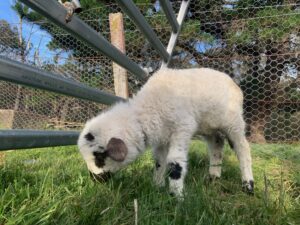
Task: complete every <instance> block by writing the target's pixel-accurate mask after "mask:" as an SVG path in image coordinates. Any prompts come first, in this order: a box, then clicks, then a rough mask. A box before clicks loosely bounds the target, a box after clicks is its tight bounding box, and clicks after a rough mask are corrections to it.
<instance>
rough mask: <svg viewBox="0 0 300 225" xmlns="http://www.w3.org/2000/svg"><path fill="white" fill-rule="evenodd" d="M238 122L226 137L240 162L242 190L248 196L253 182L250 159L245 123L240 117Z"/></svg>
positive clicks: (231, 127)
mask: <svg viewBox="0 0 300 225" xmlns="http://www.w3.org/2000/svg"><path fill="white" fill-rule="evenodd" d="M239 118H240V119H239V121H235V124H234V125H232V126H230V127H229V128H228V129H227V131H226V135H227V137H228V139H229V140H230V142H231V143H232V144H233V149H234V151H235V152H236V154H237V157H238V160H239V162H240V169H241V173H242V181H243V190H244V191H246V192H247V193H249V194H253V193H254V181H253V174H252V159H251V153H250V146H249V143H248V141H247V139H246V136H245V129H244V128H245V125H244V124H245V123H244V120H243V118H242V117H239Z"/></svg>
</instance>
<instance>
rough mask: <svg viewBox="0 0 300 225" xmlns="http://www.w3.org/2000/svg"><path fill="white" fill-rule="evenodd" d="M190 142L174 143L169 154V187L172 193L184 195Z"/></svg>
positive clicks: (179, 195)
mask: <svg viewBox="0 0 300 225" xmlns="http://www.w3.org/2000/svg"><path fill="white" fill-rule="evenodd" d="M187 152H188V144H180V143H179V144H177V145H176V144H173V145H172V146H171V147H170V149H169V153H168V156H167V165H168V172H169V173H168V176H169V188H170V192H171V194H174V195H175V196H177V197H179V198H180V197H182V195H183V186H184V178H185V175H186V172H187Z"/></svg>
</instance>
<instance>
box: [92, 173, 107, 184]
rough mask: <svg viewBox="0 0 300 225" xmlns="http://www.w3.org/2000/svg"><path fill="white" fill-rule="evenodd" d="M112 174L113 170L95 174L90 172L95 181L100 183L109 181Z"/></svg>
mask: <svg viewBox="0 0 300 225" xmlns="http://www.w3.org/2000/svg"><path fill="white" fill-rule="evenodd" d="M111 176H112V173H111V172H103V173H100V174H95V173H92V172H90V177H91V178H92V179H93V181H96V182H100V183H104V182H106V181H108V180H109V179H110V178H111Z"/></svg>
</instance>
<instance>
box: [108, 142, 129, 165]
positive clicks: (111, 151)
mask: <svg viewBox="0 0 300 225" xmlns="http://www.w3.org/2000/svg"><path fill="white" fill-rule="evenodd" d="M106 151H107V154H108V156H109V157H110V158H112V159H113V160H115V161H117V162H122V161H124V159H125V157H126V155H127V153H128V149H127V147H126V145H125V143H124V141H122V140H121V139H119V138H111V139H110V140H109V142H108V144H107V147H106Z"/></svg>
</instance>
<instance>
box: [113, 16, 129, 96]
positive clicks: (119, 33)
mask: <svg viewBox="0 0 300 225" xmlns="http://www.w3.org/2000/svg"><path fill="white" fill-rule="evenodd" d="M109 27H110V37H111V43H112V45H114V46H115V47H116V48H118V49H119V50H120V51H121V52H123V53H124V54H125V37H124V26H123V15H122V13H110V14H109ZM113 73H114V86H115V94H116V95H117V96H119V97H123V98H128V96H129V93H128V78H127V71H126V70H125V69H124V68H123V67H121V66H119V65H118V64H116V63H115V62H113Z"/></svg>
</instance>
